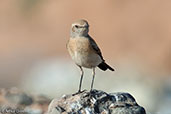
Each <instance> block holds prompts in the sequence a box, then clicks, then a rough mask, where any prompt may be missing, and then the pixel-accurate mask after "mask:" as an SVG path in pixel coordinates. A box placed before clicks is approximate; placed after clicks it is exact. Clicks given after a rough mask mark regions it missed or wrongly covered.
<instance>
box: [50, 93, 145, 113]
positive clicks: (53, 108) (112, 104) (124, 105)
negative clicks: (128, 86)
mask: <svg viewBox="0 0 171 114" xmlns="http://www.w3.org/2000/svg"><path fill="white" fill-rule="evenodd" d="M61 113H62V114H99V113H100V114H146V112H145V109H144V108H143V107H141V106H139V105H138V104H137V103H136V101H135V99H134V98H133V96H131V95H130V94H129V93H110V94H108V93H106V92H103V91H100V90H93V91H91V92H88V91H83V92H81V93H78V94H75V95H64V96H62V98H60V99H53V100H52V101H51V103H50V104H49V108H48V114H61Z"/></svg>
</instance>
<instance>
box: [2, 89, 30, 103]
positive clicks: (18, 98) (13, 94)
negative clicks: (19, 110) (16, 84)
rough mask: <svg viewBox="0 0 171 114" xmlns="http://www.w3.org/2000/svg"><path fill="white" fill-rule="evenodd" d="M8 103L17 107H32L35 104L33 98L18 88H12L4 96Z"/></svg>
mask: <svg viewBox="0 0 171 114" xmlns="http://www.w3.org/2000/svg"><path fill="white" fill-rule="evenodd" d="M4 96H5V98H6V99H7V100H8V102H10V103H13V104H16V105H30V104H32V103H33V99H32V97H31V96H29V95H27V94H26V93H24V92H22V91H20V90H18V89H17V88H12V89H10V90H8V91H7V92H6V94H5V95H4Z"/></svg>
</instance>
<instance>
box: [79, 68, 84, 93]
mask: <svg viewBox="0 0 171 114" xmlns="http://www.w3.org/2000/svg"><path fill="white" fill-rule="evenodd" d="M79 67H80V70H81V78H80V85H79V89H78V93H80V92H81V85H82V80H83V75H84V71H83V69H82V67H81V66H79Z"/></svg>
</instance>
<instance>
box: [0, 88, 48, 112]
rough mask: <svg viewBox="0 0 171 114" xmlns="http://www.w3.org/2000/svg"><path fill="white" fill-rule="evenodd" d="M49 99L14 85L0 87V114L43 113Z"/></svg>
mask: <svg viewBox="0 0 171 114" xmlns="http://www.w3.org/2000/svg"><path fill="white" fill-rule="evenodd" d="M50 101H51V99H49V98H48V97H46V96H44V95H31V94H28V93H26V92H24V91H22V90H19V89H17V88H15V87H13V88H9V89H5V88H0V114H1V113H3V114H45V113H46V112H47V109H48V105H49V103H50Z"/></svg>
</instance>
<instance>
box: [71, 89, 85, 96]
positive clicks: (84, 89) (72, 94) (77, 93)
mask: <svg viewBox="0 0 171 114" xmlns="http://www.w3.org/2000/svg"><path fill="white" fill-rule="evenodd" d="M85 91H86V89H84V90H82V91H81V90H79V91H78V92H76V93H74V94H72V96H74V95H77V94H79V93H83V92H85Z"/></svg>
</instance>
